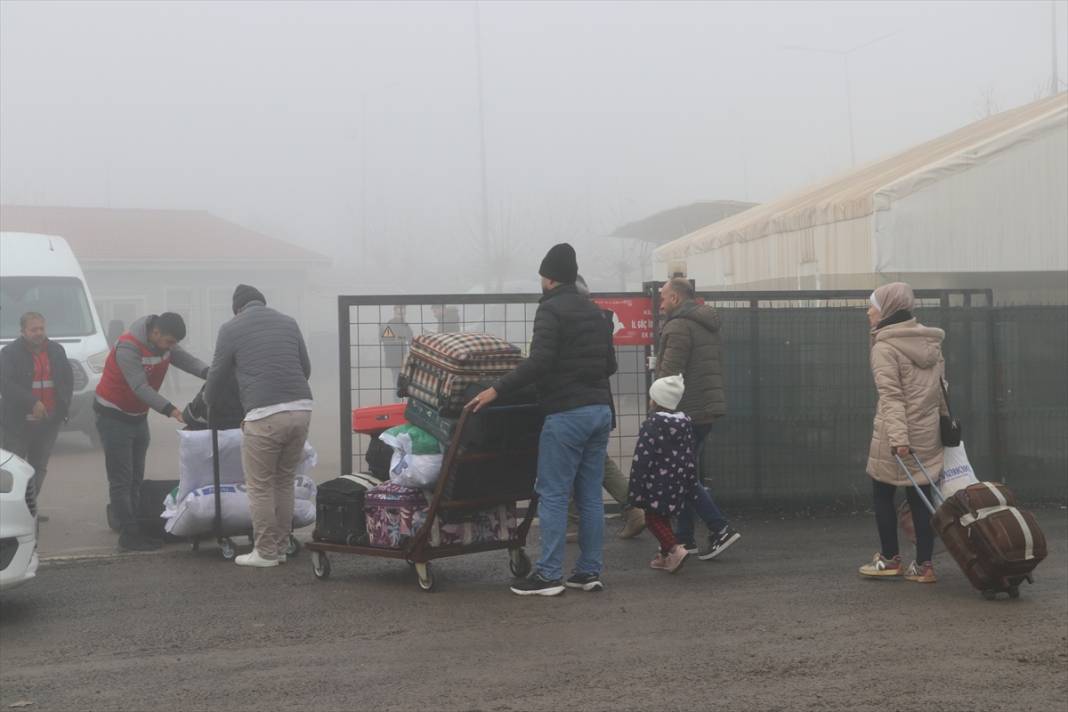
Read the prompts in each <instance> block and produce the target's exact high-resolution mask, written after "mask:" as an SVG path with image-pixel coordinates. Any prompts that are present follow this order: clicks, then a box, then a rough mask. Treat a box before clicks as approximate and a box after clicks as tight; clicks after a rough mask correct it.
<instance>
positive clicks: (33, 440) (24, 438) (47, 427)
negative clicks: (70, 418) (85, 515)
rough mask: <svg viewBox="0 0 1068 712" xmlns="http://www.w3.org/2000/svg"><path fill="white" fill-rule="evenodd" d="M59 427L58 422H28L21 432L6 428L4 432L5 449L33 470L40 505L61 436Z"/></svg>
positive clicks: (34, 485) (34, 486)
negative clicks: (28, 464) (49, 466)
mask: <svg viewBox="0 0 1068 712" xmlns="http://www.w3.org/2000/svg"><path fill="white" fill-rule="evenodd" d="M59 425H60V424H59V422H57V421H42V422H31V421H27V422H26V424H25V425H24V426H23V427H22V429H21V430H9V429H7V428H5V429H4V432H3V443H4V449H5V450H9V451H10V452H13V453H15V454H16V455H18V456H19V457H21V458H22V459H23V460H25V461H26V462H28V463H30V466H31V467H32V468H33V473H34V474H33V488H34V492H35V493H36V495H37V501H38V503H40V501H41V490H42V489H43V488H44V481H45V476H46V475H47V474H48V460H49V459H50V458H51V457H52V448H53V447H55V445H56V438H57V437H58V436H59Z"/></svg>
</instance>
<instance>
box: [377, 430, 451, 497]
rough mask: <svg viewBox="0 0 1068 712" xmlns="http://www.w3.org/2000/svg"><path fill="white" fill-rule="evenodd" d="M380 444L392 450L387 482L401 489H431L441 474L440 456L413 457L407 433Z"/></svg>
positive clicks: (383, 440)
mask: <svg viewBox="0 0 1068 712" xmlns="http://www.w3.org/2000/svg"><path fill="white" fill-rule="evenodd" d="M380 439H381V440H382V442H384V443H386V444H387V445H389V446H391V447H392V448H393V459H392V460H390V463H389V481H390V482H392V483H394V484H397V485H400V486H402V487H412V488H415V489H428V488H430V487H433V486H434V484H435V483H436V482H437V481H438V475H440V474H441V461H442V455H413V454H412V439H411V438H410V437H409V436H408V434H407V433H401V434H400V435H398V436H397V437H390V438H389V439H388V440H387V439H386V437H385V436H384V435H383V437H381V438H380Z"/></svg>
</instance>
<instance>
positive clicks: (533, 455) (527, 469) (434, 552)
mask: <svg viewBox="0 0 1068 712" xmlns="http://www.w3.org/2000/svg"><path fill="white" fill-rule="evenodd" d="M543 420H544V416H543V415H542V414H541V412H540V409H539V408H538V406H536V405H509V406H497V407H489V408H485V409H483V410H482V411H480V412H479V413H473V412H471V411H470V410H469V409H464V411H463V412H462V414H461V415H460V419H459V421H458V422H457V423H456V424H455V427H454V428H453V433H452V437H451V439H450V440H449V441H448V447H447V449H446V452H445V457H444V459H443V462H442V467H441V474H440V476H439V478H438V482H437V485H436V486H435V489H434V493H433V496H432V497H431V498H430V502H429V506H428V508H427V514H426V520H425V521H424V522H423V524H422V526H421V527H420V528H419V530H418V531H416V532H415V533H414V534H413V536H412V537H411V538H410V539H408V540H407V541H406V542H405V543H404V544H403V545H402V546H400V547H396V548H386V547H378V546H367V545H363V546H350V545H347V544H333V543H327V542H317V541H313V542H309V543H307V544H305V545H304V548H305V549H307V550H308V551H309V552H311V560H312V571H313V573H314V574H315V577H316V578H318V579H320V580H324V579H326V578H328V577H329V576H330V570H331V567H330V559H329V556H328V555H329V554H355V555H358V556H377V557H381V558H387V559H401V560H403V561H406V562H408V564H409V565H411V566H412V567H413V568H414V569H415V572H416V576H417V578H418V583H419V588H421V589H422V590H424V591H433V590H434V572H433V569H432V568H431V564H430V562H431V561H433V560H436V559H443V558H446V557H452V556H463V555H464V554H474V553H479V552H484V551H497V550H504V549H506V550H507V551H508V559H509V561H508V564H509V569H510V571H511V572H512V575H513V576H517V577H523V576H526V575H527V574H529V573H530V571H531V568H532V564H531V561H530V558H529V557H528V556H527V554H526V552H525V551H524V547H525V546H526V540H527V534H528V533H529V532H530V527H531V524H532V522H533V521H534V517H535V515H536V514H537V507H538V497H537V494H536V493H535V492H534V481H535V478H536V476H537V463H538V436H539V434H540V432H541V424H542V421H543ZM524 500H529V502H530V505H529V506H528V508H527V512H526V516H525V517H523V520H522V522H520V523H519V525H518V527H517V528H516V532H515V536H513V537H512V538H510V539H507V540H504V541H492V542H479V543H473V544H443V545H438V546H434V545H432V544H431V542H430V536H431V532H432V530H433V526H434V524H435V522H438V521H441V520H442V519H443V518H444V517H448V516H450V515H463V514H464V513H473V512H476V511H478V510H482V509H487V508H490V507H497V506H501V505H516V504H518V503H519V502H521V501H524Z"/></svg>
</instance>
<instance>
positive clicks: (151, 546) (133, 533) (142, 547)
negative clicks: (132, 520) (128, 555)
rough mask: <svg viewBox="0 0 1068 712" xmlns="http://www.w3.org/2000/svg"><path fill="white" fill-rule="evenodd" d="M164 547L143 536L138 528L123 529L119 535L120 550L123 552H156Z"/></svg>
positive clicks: (127, 527) (160, 543) (128, 527)
mask: <svg viewBox="0 0 1068 712" xmlns="http://www.w3.org/2000/svg"><path fill="white" fill-rule="evenodd" d="M162 545H163V544H162V542H158V541H153V540H151V539H148V538H147V537H145V536H143V535H142V534H141V530H140V529H138V527H137V526H126V527H123V528H122V533H121V534H119V548H120V549H122V550H123V551H156V550H157V549H159V548H160V547H161V546H162Z"/></svg>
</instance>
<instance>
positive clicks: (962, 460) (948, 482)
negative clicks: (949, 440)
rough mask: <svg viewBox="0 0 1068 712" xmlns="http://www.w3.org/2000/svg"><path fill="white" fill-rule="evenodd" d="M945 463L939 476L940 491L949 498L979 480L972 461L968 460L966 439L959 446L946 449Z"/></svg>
mask: <svg viewBox="0 0 1068 712" xmlns="http://www.w3.org/2000/svg"><path fill="white" fill-rule="evenodd" d="M944 453H945V463H944V464H943V465H942V477H940V478H939V480H938V482H937V484H938V491H939V492H941V493H942V496H943V497H946V498H949V497H952V496H953V494H954V493H955V492H957V491H959V490H962V489H964V488H965V487H967V486H968V485H974V484H976V483H977V482H979V478H978V477H976V476H975V470H973V469H972V463H971V462H969V461H968V453H967V452H965V451H964V441H963V440H962V441H961V443H960V445H959V446H958V447H947V448H945V450H944Z"/></svg>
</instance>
